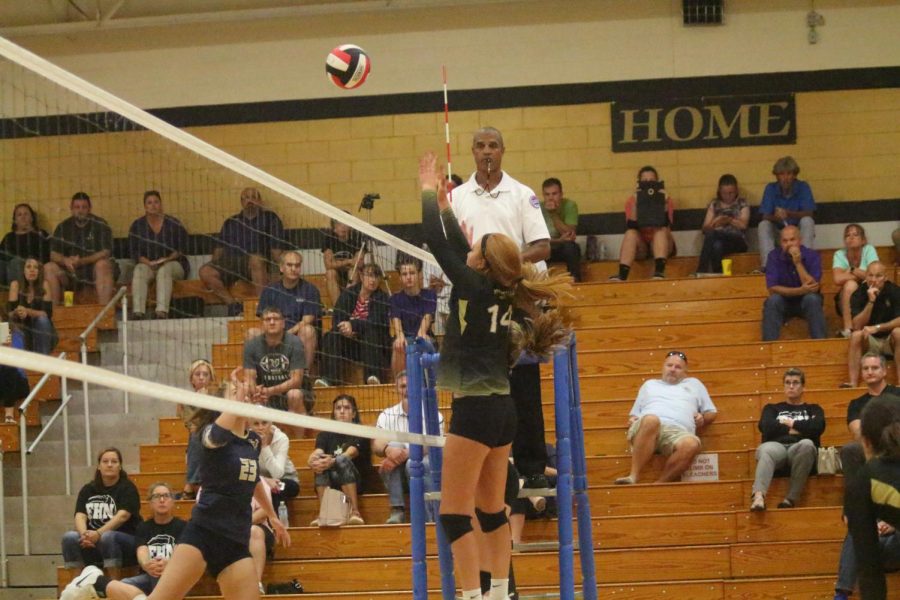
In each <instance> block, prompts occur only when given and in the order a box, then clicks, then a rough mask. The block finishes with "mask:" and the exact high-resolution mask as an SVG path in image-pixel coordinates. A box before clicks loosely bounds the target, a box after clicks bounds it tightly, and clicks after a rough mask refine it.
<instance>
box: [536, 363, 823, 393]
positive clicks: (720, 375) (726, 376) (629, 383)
mask: <svg viewBox="0 0 900 600" xmlns="http://www.w3.org/2000/svg"><path fill="white" fill-rule="evenodd" d="M661 364H662V363H660V365H661ZM660 371H661V366H660V368H659V369H656V368H654V369H652V370H649V369H648V370H647V371H646V372H645V373H629V374H615V375H582V376H581V377H579V382H580V385H581V397H582V399H585V400H590V399H603V398H622V397H628V396H629V395H632V394H633V395H635V396H637V392H638V389H639V388H640V387H641V384H642V383H643V382H644V381H646V380H647V379H653V378H658V377H659V376H660V375H659V374H660ZM781 372H782V373H783V370H782V371H781ZM690 374H691V376H693V377H697V378H698V379H700V381H702V382H703V383H704V384H705V385H706V388H707V389H708V390H713V391H715V392H719V393H754V392H760V391H763V390H764V389H772V388H766V386H765V383H766V369H762V368H758V369H754V368H739V369H721V370H712V371H704V370H697V371H691V373H690ZM807 379H808V377H807ZM832 379H834V378H833V377H832ZM779 384H780V382H779ZM779 387H783V386H782V385H781V384H780V385H779ZM834 387H837V384H834ZM541 392H542V393H543V394H544V395H546V396H547V397H552V395H553V380H552V379H550V378H547V377H544V378H542V380H541Z"/></svg>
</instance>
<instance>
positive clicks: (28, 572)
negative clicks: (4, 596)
mask: <svg viewBox="0 0 900 600" xmlns="http://www.w3.org/2000/svg"><path fill="white" fill-rule="evenodd" d="M60 533H62V532H60ZM8 558H9V567H8V569H9V570H8V572H9V584H10V585H11V586H16V587H29V588H30V587H48V588H49V587H53V588H55V587H56V568H57V567H59V566H62V554H60V552H59V550H58V549H57V551H56V553H55V554H32V555H31V556H16V555H14V556H9V557H8ZM49 591H50V595H47V596H43V598H55V597H56V591H55V589H51V590H49ZM11 597H13V598H16V599H17V600H18V598H20V596H16V595H14V596H11ZM38 597H40V596H38Z"/></svg>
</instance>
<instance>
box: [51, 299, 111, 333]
mask: <svg viewBox="0 0 900 600" xmlns="http://www.w3.org/2000/svg"><path fill="white" fill-rule="evenodd" d="M102 309H103V305H102V304H78V305H75V306H54V307H53V325H54V326H55V327H56V328H57V330H58V329H60V328H66V329H68V328H77V329H78V330H79V333H80V332H82V331H84V330H85V328H86V327H87V326H88V325H90V323H91V321H93V320H94V318H95V317H96V316H97V315H98V314H100V311H101V310H102ZM97 327H98V328H99V329H104V330H109V329H115V328H116V311H114V310H109V311H107V313H106V314H105V315H103V318H102V319H100V321H99V322H98V323H97ZM76 335H77V334H76Z"/></svg>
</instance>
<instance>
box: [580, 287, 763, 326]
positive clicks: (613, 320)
mask: <svg viewBox="0 0 900 600" xmlns="http://www.w3.org/2000/svg"><path fill="white" fill-rule="evenodd" d="M765 297H766V294H765V290H763V291H762V293H761V294H759V295H757V296H750V297H745V298H726V299H706V300H682V301H679V302H646V303H634V304H597V305H581V306H573V307H567V308H566V309H565V315H566V316H567V317H568V318H569V319H571V321H572V324H573V325H574V326H576V327H590V326H598V325H618V326H620V327H621V326H622V325H626V324H627V325H629V326H632V325H665V324H672V323H683V324H687V323H705V322H707V321H716V320H720V319H721V318H722V316H725V315H727V316H728V318H729V319H734V320H743V319H759V318H760V315H761V311H762V302H763V300H764V299H765Z"/></svg>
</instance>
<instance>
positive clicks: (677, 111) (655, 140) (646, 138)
mask: <svg viewBox="0 0 900 600" xmlns="http://www.w3.org/2000/svg"><path fill="white" fill-rule="evenodd" d="M610 110H611V111H612V115H611V116H612V150H613V152H647V151H653V150H680V149H685V148H721V147H725V146H760V145H764V144H795V143H796V142H797V111H796V107H795V104H794V95H793V94H766V95H747V96H716V97H711V96H703V97H696V98H678V99H673V100H663V101H660V102H648V101H641V102H613V103H612V104H611V108H610Z"/></svg>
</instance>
